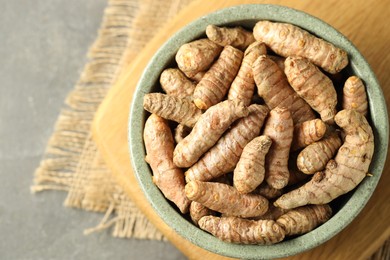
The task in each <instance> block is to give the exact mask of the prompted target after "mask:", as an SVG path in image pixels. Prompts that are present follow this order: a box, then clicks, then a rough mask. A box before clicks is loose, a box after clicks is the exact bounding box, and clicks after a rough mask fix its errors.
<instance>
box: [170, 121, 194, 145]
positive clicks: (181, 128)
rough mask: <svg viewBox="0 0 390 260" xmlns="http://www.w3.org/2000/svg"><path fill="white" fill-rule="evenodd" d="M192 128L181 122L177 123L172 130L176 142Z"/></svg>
mask: <svg viewBox="0 0 390 260" xmlns="http://www.w3.org/2000/svg"><path fill="white" fill-rule="evenodd" d="M191 130H192V128H190V127H188V126H185V125H183V124H178V125H177V126H176V128H175V131H174V138H175V142H176V144H178V143H180V142H181V141H182V140H183V139H184V138H185V137H186V136H187V135H189V134H190V133H191Z"/></svg>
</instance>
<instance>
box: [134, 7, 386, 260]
mask: <svg viewBox="0 0 390 260" xmlns="http://www.w3.org/2000/svg"><path fill="white" fill-rule="evenodd" d="M258 20H273V21H280V22H288V23H292V24H295V25H297V26H299V27H301V28H304V29H306V30H308V31H311V32H313V33H314V34H316V35H317V36H319V37H321V38H323V39H325V40H328V41H331V42H333V43H334V44H335V45H337V46H340V47H341V48H343V49H347V50H348V51H349V55H350V63H351V65H349V67H348V69H347V70H348V71H350V72H351V73H352V74H354V75H358V76H359V77H361V78H362V79H363V80H364V81H365V83H366V86H367V92H368V97H369V101H370V111H371V118H372V125H373V127H374V134H375V140H376V142H375V145H376V147H375V155H374V159H373V162H372V163H371V167H370V172H371V173H373V175H374V176H373V177H371V178H366V179H365V180H364V181H363V182H362V183H361V184H360V185H359V188H358V189H356V190H355V191H353V192H350V193H348V194H346V195H344V196H342V197H341V198H339V199H338V202H337V203H336V204H335V205H332V206H334V207H335V208H338V209H340V208H342V209H341V210H340V211H339V212H337V213H336V214H335V215H334V216H333V217H332V218H331V219H330V220H329V221H328V222H326V223H325V224H323V225H322V226H320V227H319V228H317V229H316V230H315V231H313V232H309V233H307V234H305V235H302V236H299V237H297V238H294V239H290V240H287V241H283V242H281V243H279V244H276V245H272V246H251V245H245V246H243V245H236V244H230V243H225V242H222V241H220V240H218V239H216V238H214V237H213V236H211V235H210V234H208V233H206V232H204V231H202V230H200V229H199V228H197V227H195V226H194V225H193V224H192V223H190V222H189V221H187V220H186V219H185V218H183V216H182V215H180V214H179V213H178V212H177V211H176V210H175V209H174V208H172V206H171V205H170V204H169V203H168V202H167V200H166V199H165V198H164V196H163V195H162V194H161V192H160V191H159V190H158V188H157V187H156V186H155V185H154V184H153V182H152V179H151V171H150V168H149V166H148V165H147V164H146V163H145V162H144V156H145V148H144V145H143V141H142V140H143V138H142V133H143V126H144V123H145V120H146V118H147V116H148V113H147V112H145V111H144V110H143V107H142V100H143V95H144V94H145V93H149V92H154V91H159V90H160V89H158V86H159V84H158V81H159V76H160V74H161V72H162V71H163V69H165V68H168V67H172V66H173V65H174V64H175V61H174V55H175V54H176V52H177V50H178V49H179V47H180V46H181V45H182V44H184V43H186V42H190V41H192V40H194V39H197V38H200V37H202V36H204V35H205V34H204V31H205V28H206V26H207V25H208V24H215V25H225V26H234V25H241V26H243V27H246V28H248V29H250V28H252V27H253V26H254V25H255V23H256V22H257V21H258ZM231 21H234V22H231ZM332 39H334V40H332ZM374 107H375V108H374ZM374 109H375V111H376V113H373V112H372V111H374ZM383 120H386V121H387V110H386V106H385V102H384V99H383V95H382V93H381V90H380V87H379V84H378V82H377V81H376V79H375V76H374V75H373V74H372V72H371V70H370V68H369V66H368V64H367V63H366V61H365V60H364V58H363V57H362V56H361V54H360V53H359V52H358V51H357V50H356V48H355V47H354V46H353V45H352V43H350V42H349V41H348V40H347V39H346V38H345V37H344V36H342V35H341V34H340V33H339V32H337V31H336V30H335V29H333V28H331V27H329V26H328V25H327V24H326V23H324V22H322V21H320V20H318V19H317V18H314V17H312V16H310V15H308V14H306V13H303V12H300V11H296V10H293V9H290V8H286V7H281V6H275V5H241V6H236V7H231V8H226V9H222V10H220V11H217V12H215V13H212V14H210V15H208V16H205V17H202V18H200V19H198V20H196V21H194V22H193V23H191V24H189V25H187V26H186V27H185V28H183V29H182V30H181V31H179V32H178V33H176V34H175V35H174V36H173V37H172V38H171V39H170V40H169V41H168V42H167V43H166V44H164V45H163V46H162V47H161V48H160V50H159V51H158V52H157V53H156V55H155V56H154V57H153V59H152V60H151V61H150V63H149V64H148V66H147V68H146V69H145V71H144V73H143V75H142V77H141V80H140V82H139V83H138V86H137V89H136V93H135V95H134V98H133V103H132V107H131V113H130V120H129V131H130V132H129V139H130V152H131V161H132V164H133V168H134V169H135V171H136V175H137V178H138V180H139V182H140V185H141V188H142V189H143V190H144V192H145V195H146V196H147V198H148V200H149V201H150V203H151V204H152V206H153V207H154V209H155V210H156V211H157V212H158V214H159V215H160V216H161V217H162V219H163V220H164V221H165V222H166V223H167V224H168V225H169V226H170V227H171V228H173V229H174V230H175V231H176V232H177V233H179V234H180V235H181V236H183V237H185V238H186V239H187V240H189V241H191V242H192V243H194V244H196V245H198V246H200V247H202V248H205V249H207V250H209V251H212V252H215V253H218V254H221V255H225V256H230V257H236V258H246V259H254V258H256V259H259V258H273V257H285V256H288V255H293V254H297V253H299V252H302V251H304V250H308V249H311V248H313V247H315V246H317V245H319V244H321V243H323V242H324V241H326V240H328V239H329V238H331V237H332V236H333V235H335V234H336V233H338V232H339V231H340V230H341V229H343V228H344V227H345V226H346V225H348V224H349V223H350V222H351V221H352V219H353V218H354V217H355V216H356V215H357V214H358V213H359V212H360V210H361V209H362V208H363V206H364V205H365V204H366V202H367V201H368V199H369V196H366V195H365V194H367V193H368V192H371V191H372V190H373V189H374V188H375V186H376V184H377V182H378V180H379V177H380V174H381V172H382V169H383V164H384V161H385V158H386V150H387V141H388V140H387V138H388V128H387V124H384V123H383V122H384V121H383ZM378 140H381V142H378ZM363 197H364V198H363Z"/></svg>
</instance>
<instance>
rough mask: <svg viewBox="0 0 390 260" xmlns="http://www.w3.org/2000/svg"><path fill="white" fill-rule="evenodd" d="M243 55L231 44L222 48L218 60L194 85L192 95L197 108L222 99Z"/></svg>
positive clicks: (203, 107) (205, 107)
mask: <svg viewBox="0 0 390 260" xmlns="http://www.w3.org/2000/svg"><path fill="white" fill-rule="evenodd" d="M243 55H244V54H243V53H242V51H240V50H238V49H236V48H234V47H232V46H226V47H225V48H224V49H223V51H222V52H221V55H220V56H219V58H218V60H217V61H215V62H214V64H213V65H212V66H211V68H210V69H209V70H208V71H207V72H206V74H205V75H204V76H203V78H202V79H201V80H200V82H199V83H198V84H197V85H196V88H195V91H194V95H193V97H194V103H195V105H196V106H197V107H198V108H200V109H208V108H209V107H211V106H212V105H215V104H217V103H218V102H220V101H222V100H223V98H224V97H225V95H226V93H227V92H228V90H229V87H230V85H231V83H232V82H233V80H234V78H235V77H236V75H237V72H238V70H239V68H240V65H241V60H242V57H243Z"/></svg>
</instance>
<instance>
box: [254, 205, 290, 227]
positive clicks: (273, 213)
mask: <svg viewBox="0 0 390 260" xmlns="http://www.w3.org/2000/svg"><path fill="white" fill-rule="evenodd" d="M287 212H288V210H287V209H282V208H278V207H275V206H274V205H272V204H270V205H269V207H268V211H267V212H266V213H265V214H264V215H262V216H260V217H256V218H251V219H253V220H275V221H276V220H277V219H278V218H280V216H282V215H283V214H286V213H287ZM278 224H279V223H278Z"/></svg>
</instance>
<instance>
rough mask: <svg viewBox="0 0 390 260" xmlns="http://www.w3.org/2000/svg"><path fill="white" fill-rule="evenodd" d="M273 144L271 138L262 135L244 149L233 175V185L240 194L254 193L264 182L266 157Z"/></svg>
mask: <svg viewBox="0 0 390 260" xmlns="http://www.w3.org/2000/svg"><path fill="white" fill-rule="evenodd" d="M271 144H272V140H271V138H269V137H268V136H265V135H262V136H259V137H256V138H254V139H253V140H252V141H250V142H249V143H248V144H247V145H246V146H245V147H244V150H243V151H242V154H241V157H240V160H239V161H238V163H237V166H236V168H235V169H234V173H233V185H234V187H235V188H236V189H237V190H238V192H240V193H249V192H252V191H253V190H254V189H256V187H257V186H259V184H260V183H262V182H263V180H264V174H265V170H264V160H265V155H266V154H267V153H268V150H269V148H270V147H271Z"/></svg>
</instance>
